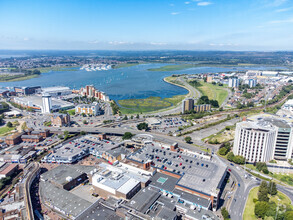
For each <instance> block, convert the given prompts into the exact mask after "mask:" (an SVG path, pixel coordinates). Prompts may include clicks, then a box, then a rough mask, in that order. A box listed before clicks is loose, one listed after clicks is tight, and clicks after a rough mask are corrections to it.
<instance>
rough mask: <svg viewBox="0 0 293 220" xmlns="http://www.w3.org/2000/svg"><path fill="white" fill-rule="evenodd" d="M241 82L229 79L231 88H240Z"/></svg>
mask: <svg viewBox="0 0 293 220" xmlns="http://www.w3.org/2000/svg"><path fill="white" fill-rule="evenodd" d="M239 83H240V80H239V79H237V78H229V82H228V86H229V87H230V88H238V87H239Z"/></svg>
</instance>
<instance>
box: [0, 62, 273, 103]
mask: <svg viewBox="0 0 293 220" xmlns="http://www.w3.org/2000/svg"><path fill="white" fill-rule="evenodd" d="M164 65H167V64H141V65H137V66H132V67H125V68H118V69H111V70H105V71H93V72H87V71H85V70H79V69H78V70H77V71H51V72H48V73H43V74H42V75H41V76H40V77H38V78H33V79H29V80H25V81H16V82H1V83H0V87H14V86H42V87H50V86H68V87H70V88H71V89H80V87H84V86H86V85H94V86H95V87H96V88H97V89H99V90H101V91H104V92H106V93H107V94H108V95H109V96H110V99H113V100H120V99H130V98H135V99H140V98H147V97H150V96H159V97H161V98H168V97H172V96H174V95H184V94H187V90H185V89H183V88H181V87H178V86H174V85H171V84H169V83H166V82H164V81H163V79H164V77H166V76H170V75H172V74H196V73H216V72H226V71H227V72H228V71H237V70H246V69H271V68H268V67H257V68H252V67H235V68H232V67H229V68H220V67H196V68H190V69H185V70H178V71H171V72H170V71H168V72H156V71H148V70H147V69H150V68H157V67H160V66H164Z"/></svg>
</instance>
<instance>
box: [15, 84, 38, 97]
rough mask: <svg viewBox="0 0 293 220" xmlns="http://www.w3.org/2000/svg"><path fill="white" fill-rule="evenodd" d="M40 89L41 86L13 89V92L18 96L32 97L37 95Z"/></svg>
mask: <svg viewBox="0 0 293 220" xmlns="http://www.w3.org/2000/svg"><path fill="white" fill-rule="evenodd" d="M40 89H41V86H33V87H29V86H26V87H14V91H15V92H16V93H17V94H20V95H33V94H35V93H37V92H38V91H39V90H40Z"/></svg>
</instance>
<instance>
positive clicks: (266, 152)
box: [233, 116, 293, 162]
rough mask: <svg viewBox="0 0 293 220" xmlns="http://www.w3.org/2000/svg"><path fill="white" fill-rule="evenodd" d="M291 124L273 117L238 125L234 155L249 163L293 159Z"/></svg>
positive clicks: (264, 117) (263, 117) (260, 118)
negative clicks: (243, 158)
mask: <svg viewBox="0 0 293 220" xmlns="http://www.w3.org/2000/svg"><path fill="white" fill-rule="evenodd" d="M292 151H293V142H292V126H291V123H289V122H287V121H285V120H283V119H280V118H278V117H273V116H261V117H257V118H255V120H254V121H249V122H248V121H244V122H240V123H237V126H236V131H235V139H234V147H233V153H234V154H235V155H241V156H243V157H245V158H246V159H247V160H248V162H255V161H256V162H259V161H261V162H267V161H270V160H272V159H276V160H284V161H286V160H288V159H291V158H292V156H293V155H292Z"/></svg>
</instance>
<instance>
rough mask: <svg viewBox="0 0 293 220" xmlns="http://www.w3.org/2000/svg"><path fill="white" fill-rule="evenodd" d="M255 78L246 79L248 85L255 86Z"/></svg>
mask: <svg viewBox="0 0 293 220" xmlns="http://www.w3.org/2000/svg"><path fill="white" fill-rule="evenodd" d="M256 83H257V81H256V79H248V85H249V87H250V88H252V87H255V86H256Z"/></svg>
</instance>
